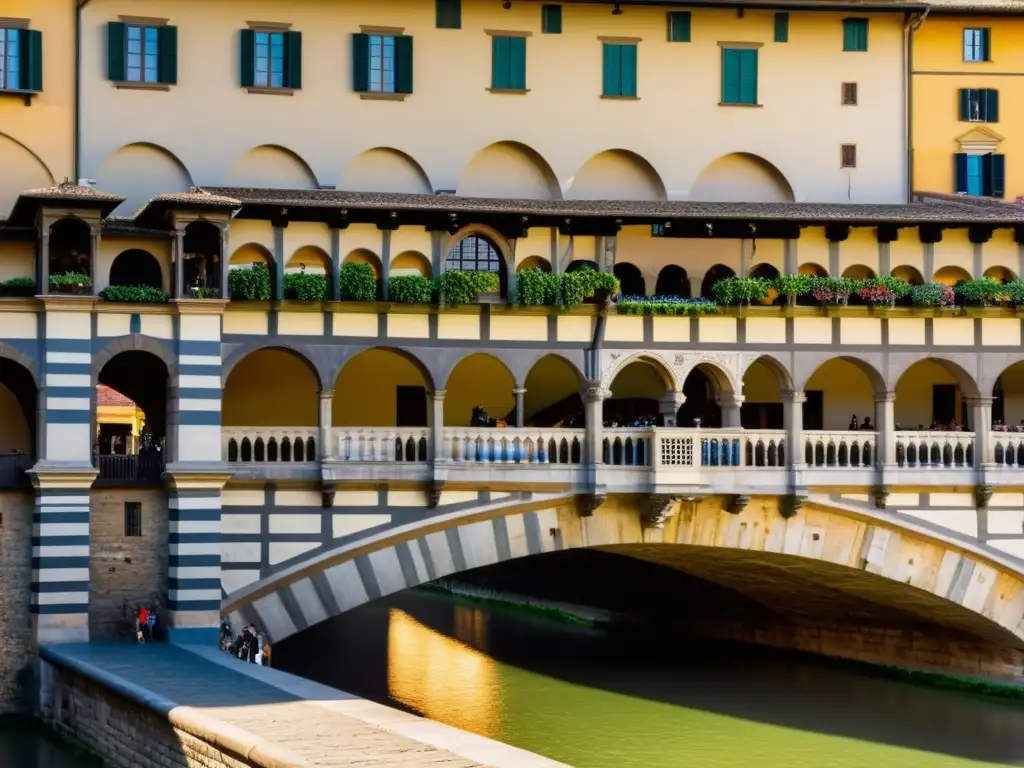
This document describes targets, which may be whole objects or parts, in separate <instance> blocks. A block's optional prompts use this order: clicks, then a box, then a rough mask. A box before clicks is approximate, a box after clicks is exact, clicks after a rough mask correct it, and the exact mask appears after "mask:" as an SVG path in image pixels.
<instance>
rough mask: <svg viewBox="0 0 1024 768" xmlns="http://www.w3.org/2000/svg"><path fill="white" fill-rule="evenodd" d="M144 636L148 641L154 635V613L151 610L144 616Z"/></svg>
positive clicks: (151, 639)
mask: <svg viewBox="0 0 1024 768" xmlns="http://www.w3.org/2000/svg"><path fill="white" fill-rule="evenodd" d="M146 637H147V638H149V640H150V642H152V641H153V639H154V638H155V637H156V614H155V613H153V611H150V612H149V615H148V616H147V617H146Z"/></svg>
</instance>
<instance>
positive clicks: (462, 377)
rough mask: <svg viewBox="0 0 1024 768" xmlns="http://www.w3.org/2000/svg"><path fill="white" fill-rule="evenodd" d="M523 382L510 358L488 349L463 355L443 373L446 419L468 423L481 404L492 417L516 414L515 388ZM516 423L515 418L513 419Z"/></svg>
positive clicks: (464, 424) (451, 421)
mask: <svg viewBox="0 0 1024 768" xmlns="http://www.w3.org/2000/svg"><path fill="white" fill-rule="evenodd" d="M521 386H522V384H521V382H519V381H517V380H516V375H515V373H514V372H513V371H512V368H511V366H509V364H508V362H506V361H505V360H503V359H502V358H501V357H499V356H498V355H495V354H491V353H489V352H469V353H468V354H465V355H462V356H461V357H460V358H459V359H458V360H457V361H456V362H455V363H454V364H453V365H452V366H450V367H449V368H448V370H447V372H446V373H445V376H444V390H445V393H446V394H445V398H444V423H445V425H446V426H467V425H470V426H471V424H470V421H471V419H472V416H473V412H474V409H475V408H476V407H477V406H480V407H482V408H483V409H484V411H485V412H486V414H487V415H488V417H490V418H492V419H509V418H511V417H512V416H513V413H514V408H515V396H514V394H513V390H515V389H518V388H520V387H521ZM512 425H513V426H514V425H515V421H512Z"/></svg>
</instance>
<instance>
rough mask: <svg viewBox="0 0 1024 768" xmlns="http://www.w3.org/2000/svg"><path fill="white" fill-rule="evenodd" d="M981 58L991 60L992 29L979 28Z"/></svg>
mask: <svg viewBox="0 0 1024 768" xmlns="http://www.w3.org/2000/svg"><path fill="white" fill-rule="evenodd" d="M981 60H982V61H992V30H991V29H983V30H981Z"/></svg>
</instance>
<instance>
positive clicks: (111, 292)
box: [100, 285, 170, 304]
mask: <svg viewBox="0 0 1024 768" xmlns="http://www.w3.org/2000/svg"><path fill="white" fill-rule="evenodd" d="M100 298H101V299H103V300H104V301H115V302H130V303H134V304H166V303H167V302H168V301H170V297H169V296H168V295H167V294H166V293H164V292H163V291H161V290H160V289H159V288H154V287H152V286H150V285H110V286H107V287H106V288H104V289H103V290H102V291H100Z"/></svg>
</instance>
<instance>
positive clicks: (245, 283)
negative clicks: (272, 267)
mask: <svg viewBox="0 0 1024 768" xmlns="http://www.w3.org/2000/svg"><path fill="white" fill-rule="evenodd" d="M228 296H230V297H231V298H232V299H236V300H242V301H266V300H267V299H269V298H270V271H269V270H268V269H267V265H266V264H264V263H263V262H261V261H257V262H254V263H253V264H250V265H249V266H248V267H236V268H235V269H232V270H230V271H229V272H228Z"/></svg>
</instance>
